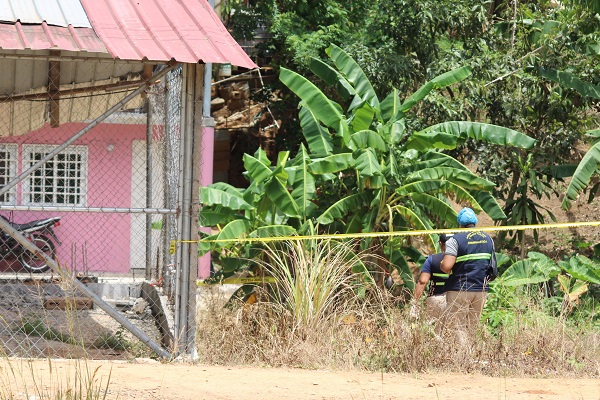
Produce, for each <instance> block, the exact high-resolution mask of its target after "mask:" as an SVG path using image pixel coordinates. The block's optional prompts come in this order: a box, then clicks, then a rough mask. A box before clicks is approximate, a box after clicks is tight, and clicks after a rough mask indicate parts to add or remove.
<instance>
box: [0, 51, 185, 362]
mask: <svg viewBox="0 0 600 400" xmlns="http://www.w3.org/2000/svg"><path fill="white" fill-rule="evenodd" d="M0 67H2V70H3V74H4V77H3V78H0V84H3V87H4V90H5V91H6V90H7V89H6V88H7V87H8V88H9V89H12V90H9V91H8V94H5V95H4V96H0V215H1V217H2V221H0V227H2V226H4V227H3V228H2V229H3V230H2V231H0V285H1V287H0V344H1V346H0V352H2V353H4V354H5V355H8V356H24V357H66V358H71V357H89V358H103V359H106V358H111V357H122V356H124V355H125V356H127V357H132V356H133V357H136V356H148V355H151V354H152V353H156V352H157V349H166V350H165V351H164V352H163V353H162V355H165V354H170V352H171V351H173V350H174V348H175V347H176V343H175V342H176V338H177V335H174V334H173V329H172V328H173V323H172V321H170V317H169V315H172V314H176V313H177V311H176V310H175V312H173V307H174V306H176V303H178V302H179V303H181V302H183V303H186V302H187V299H185V298H184V299H183V300H182V299H181V298H179V300H178V301H176V299H177V298H178V292H177V287H178V285H177V282H176V280H177V279H178V276H181V271H179V272H178V270H177V266H178V262H177V259H176V254H171V253H170V252H169V243H170V242H171V241H173V240H177V239H180V238H181V237H180V233H181V232H180V228H179V227H180V225H181V222H180V218H179V217H178V210H180V208H181V204H180V203H181V193H182V192H181V179H180V177H181V170H182V168H183V164H182V163H181V160H182V159H183V158H185V152H186V151H192V149H189V148H184V147H183V146H181V143H182V140H181V139H182V138H181V136H182V135H181V131H182V129H181V121H182V116H181V115H182V100H181V99H182V87H184V86H182V68H181V67H177V68H172V67H167V66H164V65H161V66H150V65H148V64H141V63H125V62H118V61H113V60H99V61H89V60H77V59H76V58H69V59H61V58H60V57H55V58H52V57H49V58H48V59H46V60H37V59H19V58H18V57H14V58H2V59H0ZM167 71H168V72H167ZM10 80H12V82H14V83H13V84H12V87H11V86H10V85H11V82H10ZM1 81H4V82H1ZM149 82H150V83H152V84H151V85H149V84H148V83H149ZM3 222H4V223H3ZM5 223H7V224H5ZM6 225H7V226H8V227H6ZM19 236H22V237H24V238H26V239H27V243H25V242H22V240H21V241H20V240H19ZM31 244H33V245H34V246H35V247H34V248H33V251H32V250H31V246H30V245H31ZM28 247H29V248H28ZM35 248H37V249H39V250H36V249H35ZM42 253H43V254H42ZM52 260H54V261H55V263H56V264H53V263H52V262H49V261H52ZM54 267H56V268H54ZM194 283H195V282H194ZM194 295H195V293H194ZM188 297H189V296H188ZM158 353H159V354H161V353H160V351H158Z"/></svg>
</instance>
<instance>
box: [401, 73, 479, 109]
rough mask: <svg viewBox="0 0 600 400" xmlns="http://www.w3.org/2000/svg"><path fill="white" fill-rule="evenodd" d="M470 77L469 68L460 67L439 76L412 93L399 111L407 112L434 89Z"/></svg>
mask: <svg viewBox="0 0 600 400" xmlns="http://www.w3.org/2000/svg"><path fill="white" fill-rule="evenodd" d="M469 75H471V69H470V68H469V67H461V68H457V69H454V70H452V71H448V72H446V73H443V74H442V75H439V76H437V77H435V78H433V79H432V80H430V81H429V82H427V83H426V84H424V85H423V86H421V87H420V88H419V90H417V91H416V92H415V93H413V94H412V95H411V96H410V97H409V98H408V99H406V101H404V103H402V106H400V111H402V112H405V111H407V110H409V109H410V108H411V107H412V106H414V105H415V104H416V103H418V102H419V101H421V100H423V99H424V98H425V96H427V95H428V94H429V92H431V91H432V90H434V89H439V88H443V87H446V86H449V85H452V84H454V83H456V82H460V81H462V80H463V79H465V78H467V77H468V76H469Z"/></svg>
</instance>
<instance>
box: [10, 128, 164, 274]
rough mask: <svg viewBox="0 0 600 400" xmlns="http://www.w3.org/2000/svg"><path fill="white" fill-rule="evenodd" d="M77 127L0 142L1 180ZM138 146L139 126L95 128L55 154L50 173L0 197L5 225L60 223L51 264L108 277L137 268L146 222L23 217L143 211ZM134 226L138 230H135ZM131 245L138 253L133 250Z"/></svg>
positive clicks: (98, 216) (141, 148)
mask: <svg viewBox="0 0 600 400" xmlns="http://www.w3.org/2000/svg"><path fill="white" fill-rule="evenodd" d="M84 126H85V124H82V123H67V124H64V125H62V126H61V127H60V128H51V127H50V126H49V125H45V126H44V127H42V128H41V129H38V130H35V131H32V132H30V133H27V134H24V135H21V136H14V137H2V138H0V143H1V145H0V149H2V151H1V152H0V175H1V177H2V179H7V178H9V179H10V178H11V177H12V178H14V176H16V175H19V174H20V173H21V172H22V171H24V170H25V169H27V168H28V167H29V166H30V165H31V163H32V160H35V159H36V157H37V158H39V155H40V154H43V152H45V151H46V152H47V151H48V150H49V149H52V147H54V146H56V145H58V144H61V143H63V142H64V141H65V140H67V139H68V138H70V137H71V136H72V135H73V134H75V133H76V132H78V131H79V130H80V129H82V128H83V127H84ZM145 141H146V125H145V124H144V125H142V124H139V123H134V124H122V123H107V124H100V125H98V126H96V127H95V128H93V129H92V130H91V131H90V132H89V133H87V134H86V135H85V136H84V137H83V138H81V139H80V140H79V141H77V142H76V144H75V145H73V146H71V147H69V148H67V149H66V150H65V151H64V152H63V153H60V154H59V156H58V158H59V159H60V162H59V161H57V162H55V163H53V165H52V169H50V168H45V167H44V168H41V169H40V171H39V172H37V173H34V174H33V175H32V176H31V177H28V178H26V179H25V180H24V181H22V182H20V183H19V184H18V185H17V186H16V187H15V188H14V189H13V190H11V191H10V192H9V193H7V194H6V195H5V196H4V198H3V199H2V200H4V202H3V204H5V205H9V204H10V205H14V206H16V207H15V208H16V210H15V211H14V213H13V214H12V217H13V220H14V222H17V223H25V222H29V221H31V220H34V219H41V218H47V217H50V216H60V217H62V220H61V225H60V226H59V227H57V228H56V229H55V231H56V234H57V236H58V237H59V239H60V240H61V241H62V242H63V244H62V246H58V247H57V258H58V260H59V262H60V263H62V264H64V265H65V266H66V267H68V268H73V269H76V270H79V271H82V270H83V269H88V270H90V271H98V272H100V271H102V272H112V273H126V272H129V271H130V269H131V268H144V259H145V256H144V250H145V249H144V248H143V246H144V244H143V240H142V239H144V228H145V222H143V221H135V219H136V218H142V217H135V215H134V214H128V213H123V212H91V213H90V212H86V213H83V212H60V211H55V212H53V211H26V210H24V209H25V208H26V207H31V208H33V209H34V210H35V209H36V208H37V209H39V207H49V208H52V207H67V208H68V207H73V208H88V209H92V210H93V209H99V208H105V209H106V208H108V209H127V208H131V207H137V208H143V207H145V189H146V188H145V186H146V185H145V162H146V161H145V158H146V154H145V151H146V146H145ZM61 156H62V157H61ZM63 169H64V170H66V172H63ZM161 192H162V191H161ZM0 213H2V214H3V215H5V216H7V217H9V213H10V211H6V209H4V210H2V211H0ZM144 221H145V219H144ZM136 222H137V227H134V225H136ZM140 222H141V223H140ZM140 228H141V230H140ZM136 230H137V232H136ZM136 239H137V240H136ZM132 243H133V245H134V246H136V247H138V248H137V249H135V248H132ZM140 255H141V256H140ZM136 264H137V265H136ZM7 267H10V268H11V269H14V268H15V265H14V263H13V264H12V265H10V266H5V267H4V268H2V266H0V269H6V268H7Z"/></svg>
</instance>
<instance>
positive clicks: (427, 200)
mask: <svg viewBox="0 0 600 400" xmlns="http://www.w3.org/2000/svg"><path fill="white" fill-rule="evenodd" d="M409 197H410V198H411V199H413V201H414V202H415V203H417V204H421V205H422V206H423V207H424V209H425V210H427V212H428V213H429V214H430V215H435V216H436V217H438V218H440V219H442V220H444V221H446V223H447V224H448V225H449V226H454V225H456V217H457V215H458V214H457V213H456V211H454V208H453V207H452V205H451V204H448V203H446V202H445V201H443V200H440V199H438V198H437V197H435V196H432V195H430V194H427V193H411V194H409Z"/></svg>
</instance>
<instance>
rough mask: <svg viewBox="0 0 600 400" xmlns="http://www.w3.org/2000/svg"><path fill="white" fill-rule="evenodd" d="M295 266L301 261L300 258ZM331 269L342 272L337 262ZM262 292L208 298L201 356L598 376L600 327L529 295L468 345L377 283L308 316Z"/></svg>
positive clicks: (230, 361) (235, 361)
mask: <svg viewBox="0 0 600 400" xmlns="http://www.w3.org/2000/svg"><path fill="white" fill-rule="evenodd" d="M289 259H296V260H297V259H298V257H296V256H292V257H290V258H289ZM328 260H329V261H331V258H328ZM321 265H322V264H321ZM297 268H301V265H299V264H297V263H296V264H294V269H297ZM271 269H273V266H271ZM330 270H332V271H333V270H336V271H338V272H337V273H341V274H346V275H345V276H347V272H342V271H344V269H343V268H342V269H339V270H337V269H335V268H330ZM293 282H294V280H291V281H290V282H288V283H293ZM338 282H339V281H338ZM342 282H343V280H342ZM288 283H286V285H287V284H288ZM290 287H293V288H297V287H298V286H297V285H291V286H290ZM334 292H335V291H334ZM339 292H340V291H337V292H335V293H339ZM278 293H279V292H278ZM305 295H306V293H305ZM305 297H306V296H305ZM309 297H312V296H309ZM260 298H262V301H259V302H257V303H255V304H252V305H248V304H241V303H239V304H237V305H234V306H233V307H223V304H224V303H225V301H226V300H227V299H226V298H224V297H223V296H222V295H219V294H215V295H213V296H212V297H210V296H209V297H206V298H205V299H204V300H205V307H204V308H203V309H201V310H199V314H198V319H197V322H198V332H197V335H196V339H197V344H198V353H199V356H200V360H201V362H204V363H210V364H226V365H268V366H289V367H299V368H310V369H313V368H314V369H316V368H320V369H322V368H326V369H336V370H370V371H390V372H411V373H412V372H425V371H429V372H443V371H453V372H482V373H485V374H488V375H493V376H519V375H529V376H556V375H561V376H565V375H569V376H581V377H583V376H594V377H597V376H600V332H598V331H597V330H594V328H593V326H592V325H591V324H586V323H585V322H584V321H582V322H581V323H580V324H579V325H578V326H573V324H569V323H568V322H567V321H566V320H565V319H564V318H562V317H551V316H549V315H548V314H547V313H545V312H544V310H543V309H542V306H541V305H538V303H537V302H536V299H535V298H528V299H523V301H522V303H525V302H529V304H527V306H526V307H524V309H525V310H526V311H523V312H520V313H519V312H516V313H515V314H514V315H513V319H512V322H511V323H510V324H508V325H505V326H501V327H499V328H497V330H496V331H495V332H493V333H490V332H489V329H487V328H486V327H483V326H481V327H479V330H478V332H476V333H474V334H473V335H472V337H471V338H470V339H469V340H470V341H469V343H468V344H467V345H466V346H464V345H459V344H458V343H455V342H454V341H453V337H454V335H453V334H452V332H448V331H445V332H443V331H442V332H441V333H440V335H441V336H440V335H437V334H436V332H435V331H434V327H432V326H431V325H428V324H427V323H426V322H424V321H422V320H419V321H414V320H411V319H410V318H409V316H408V310H407V309H406V308H405V307H403V306H402V305H399V304H397V302H396V301H395V298H392V297H391V296H388V295H384V294H382V292H380V291H379V289H377V288H371V289H370V290H369V291H368V293H367V296H364V297H357V296H356V295H355V294H354V292H352V291H346V292H344V295H343V296H339V297H337V298H336V299H335V301H334V303H335V306H332V308H330V309H329V311H328V312H327V313H326V315H327V317H326V318H324V317H319V318H317V319H315V320H313V321H312V322H307V321H306V320H304V319H303V318H304V315H305V314H303V313H300V314H299V313H297V312H295V311H294V308H293V307H292V306H290V304H289V303H287V302H286V301H279V302H275V301H271V300H272V296H271V295H269V294H267V293H263V295H262V296H260ZM290 298H293V296H292V295H289V296H288V297H287V299H288V300H289V299H290ZM280 300H282V299H280ZM437 330H438V331H439V329H437Z"/></svg>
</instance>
